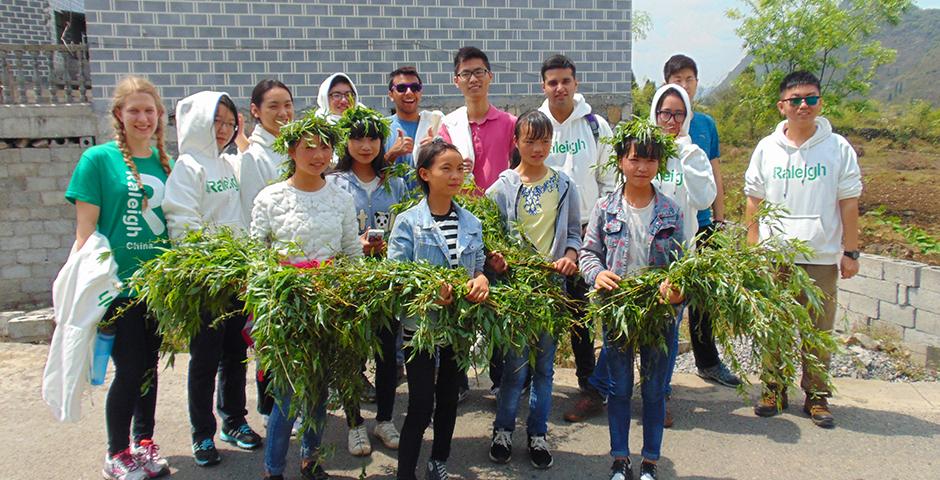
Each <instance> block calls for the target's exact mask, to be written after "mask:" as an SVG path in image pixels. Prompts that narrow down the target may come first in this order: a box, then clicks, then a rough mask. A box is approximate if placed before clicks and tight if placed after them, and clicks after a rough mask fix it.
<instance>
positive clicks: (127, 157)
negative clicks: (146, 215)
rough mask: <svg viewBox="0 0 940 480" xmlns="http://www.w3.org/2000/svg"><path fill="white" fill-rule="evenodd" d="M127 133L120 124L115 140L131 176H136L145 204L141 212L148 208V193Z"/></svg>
mask: <svg viewBox="0 0 940 480" xmlns="http://www.w3.org/2000/svg"><path fill="white" fill-rule="evenodd" d="M125 135H126V133H125V132H124V125H122V124H118V126H117V129H116V130H115V134H114V140H115V142H117V147H118V149H119V150H121V156H122V157H123V158H124V165H127V169H128V170H130V171H131V174H133V175H134V180H135V181H137V188H138V189H139V190H140V192H141V194H142V195H143V197H144V200H143V204H142V205H141V210H144V209H146V208H147V193H146V192H147V191H146V190H145V189H144V182H143V181H142V180H141V179H140V172H138V171H137V165H136V164H135V163H134V160H133V156H132V155H131V149H130V148H129V147H128V146H127V142H126V141H125V140H124V139H125Z"/></svg>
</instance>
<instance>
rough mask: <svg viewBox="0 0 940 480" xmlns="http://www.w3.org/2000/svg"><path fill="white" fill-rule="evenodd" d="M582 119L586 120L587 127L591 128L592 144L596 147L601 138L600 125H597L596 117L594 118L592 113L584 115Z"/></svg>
mask: <svg viewBox="0 0 940 480" xmlns="http://www.w3.org/2000/svg"><path fill="white" fill-rule="evenodd" d="M584 119H585V120H587V121H588V125H590V126H591V135H593V136H594V144H595V145H597V144H598V143H597V142H598V140H599V139H600V136H601V124H600V123H598V121H597V117H595V116H594V114H593V113H589V114H587V115H585V116H584Z"/></svg>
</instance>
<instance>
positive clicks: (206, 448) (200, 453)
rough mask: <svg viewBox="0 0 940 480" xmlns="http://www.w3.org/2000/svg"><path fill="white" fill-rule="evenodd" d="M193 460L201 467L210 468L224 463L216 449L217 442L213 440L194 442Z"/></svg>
mask: <svg viewBox="0 0 940 480" xmlns="http://www.w3.org/2000/svg"><path fill="white" fill-rule="evenodd" d="M193 460H195V461H196V465H199V466H200V467H210V466H212V465H216V464H218V463H219V462H221V461H222V457H221V456H220V455H219V451H218V450H216V449H215V442H213V441H212V439H211V438H207V439H205V440H200V441H198V442H193Z"/></svg>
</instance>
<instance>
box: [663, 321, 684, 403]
mask: <svg viewBox="0 0 940 480" xmlns="http://www.w3.org/2000/svg"><path fill="white" fill-rule="evenodd" d="M678 310H679V311H678V312H677V313H676V334H675V335H673V336H672V341H671V342H669V343H668V345H669V373H668V374H667V375H666V386H665V388H666V398H669V397H671V396H672V373H673V372H674V371H675V370H676V359H678V358H679V325H681V324H682V316H683V314H685V308H678Z"/></svg>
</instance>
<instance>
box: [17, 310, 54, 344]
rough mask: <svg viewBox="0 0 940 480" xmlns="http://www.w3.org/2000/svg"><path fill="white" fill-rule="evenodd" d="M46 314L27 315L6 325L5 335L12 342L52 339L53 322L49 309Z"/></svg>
mask: <svg viewBox="0 0 940 480" xmlns="http://www.w3.org/2000/svg"><path fill="white" fill-rule="evenodd" d="M48 310H49V312H48V313H47V314H34V313H33V312H31V313H28V314H26V315H24V316H21V317H18V318H14V319H12V320H10V323H8V324H7V334H8V336H9V337H10V341H13V342H23V343H25V342H43V341H47V340H49V339H50V338H51V337H52V331H53V330H54V329H55V322H54V321H53V315H52V312H51V310H52V309H51V308H50V309H48Z"/></svg>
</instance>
